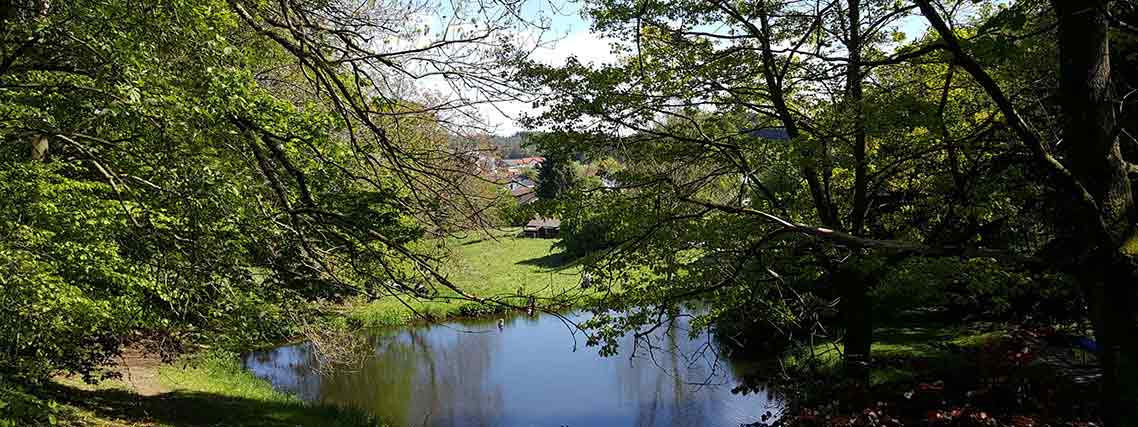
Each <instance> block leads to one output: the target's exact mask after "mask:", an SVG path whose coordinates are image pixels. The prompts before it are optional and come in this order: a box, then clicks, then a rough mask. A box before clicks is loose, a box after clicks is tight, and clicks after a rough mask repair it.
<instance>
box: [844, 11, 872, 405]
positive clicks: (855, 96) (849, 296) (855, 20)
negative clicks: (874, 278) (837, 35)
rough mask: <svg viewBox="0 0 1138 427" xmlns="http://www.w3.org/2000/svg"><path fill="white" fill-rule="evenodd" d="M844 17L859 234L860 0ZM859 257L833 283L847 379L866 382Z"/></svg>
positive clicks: (853, 219)
mask: <svg viewBox="0 0 1138 427" xmlns="http://www.w3.org/2000/svg"><path fill="white" fill-rule="evenodd" d="M846 12H847V13H846V18H847V19H848V20H849V37H848V39H847V42H846V48H847V49H848V50H849V55H850V60H849V64H848V65H847V66H846V99H845V103H846V104H847V105H848V106H849V108H850V109H852V111H853V123H852V126H853V137H854V140H853V155H854V188H853V207H852V209H851V210H850V215H849V224H850V234H853V235H854V236H856V237H862V235H863V234H864V232H865V219H866V218H865V212H866V204H867V199H868V197H867V194H866V191H868V180H867V177H866V158H865V138H866V129H865V115H864V112H863V106H862V101H863V99H862V98H863V90H862V73H861V49H862V39H861V1H860V0H849V3H848V9H847V11H846ZM860 259H861V257H859V256H858V257H853V258H852V259H851V260H850V262H848V264H849V265H848V266H846V267H843V268H840V269H839V271H838V274H839V275H841V276H842V277H840V278H838V280H837V283H836V284H837V285H838V286H841V291H840V294H841V295H842V300H841V305H840V306H839V311H840V312H841V317H842V321H843V323H844V324H845V325H844V326H845V335H844V336H843V343H842V344H843V347H844V348H845V353H843V365H844V369H845V373H846V376H847V378H848V379H850V380H853V381H855V382H856V383H858V384H862V385H868V384H869V363H870V358H871V353H870V351H871V349H872V346H873V315H872V309H871V306H872V301H871V299H870V297H869V290H870V284H869V283H867V279H868V278H867V277H866V276H865V275H863V274H859V273H858V272H857V271H856V269H857V268H858V267H859V265H858V264H860V262H859V261H860Z"/></svg>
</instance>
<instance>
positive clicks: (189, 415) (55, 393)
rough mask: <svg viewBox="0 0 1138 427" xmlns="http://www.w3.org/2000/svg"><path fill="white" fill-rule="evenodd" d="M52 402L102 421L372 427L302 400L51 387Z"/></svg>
mask: <svg viewBox="0 0 1138 427" xmlns="http://www.w3.org/2000/svg"><path fill="white" fill-rule="evenodd" d="M45 391H46V392H47V394H49V395H50V396H51V397H52V398H54V399H56V400H58V401H61V402H66V403H68V404H70V405H72V406H75V407H78V408H80V409H83V410H86V411H90V412H92V413H94V414H95V415H96V416H98V417H100V418H104V419H114V420H120V421H123V422H126V423H129V424H143V425H150V424H152V423H159V424H162V425H171V426H215V425H216V426H325V425H337V426H370V425H379V423H378V422H377V421H376V420H375V419H374V418H373V417H371V416H369V415H367V414H366V413H364V412H362V411H358V410H353V409H343V408H337V407H331V406H314V405H306V404H303V403H300V402H295V403H291V402H271V401H263V400H255V399H244V398H235V397H231V396H224V395H219V394H212V393H201V392H188V391H174V392H169V393H163V394H160V395H156V396H142V395H138V394H135V393H132V392H129V391H125V390H115V389H106V390H83V389H79V388H73V387H69V386H65V385H58V384H57V385H52V386H50V387H49V388H48V390H45Z"/></svg>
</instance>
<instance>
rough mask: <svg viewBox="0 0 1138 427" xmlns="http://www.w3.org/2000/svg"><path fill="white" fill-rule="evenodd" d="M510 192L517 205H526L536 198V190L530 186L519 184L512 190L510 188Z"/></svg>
mask: <svg viewBox="0 0 1138 427" xmlns="http://www.w3.org/2000/svg"><path fill="white" fill-rule="evenodd" d="M510 194H512V195H513V196H514V198H515V199H517V200H518V205H519V206H520V205H528V204H530V203H533V202H534V201H536V200H537V192H536V191H535V190H534V189H533V188H530V187H521V186H519V187H517V188H515V189H513V190H510Z"/></svg>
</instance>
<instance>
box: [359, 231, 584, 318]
mask: <svg viewBox="0 0 1138 427" xmlns="http://www.w3.org/2000/svg"><path fill="white" fill-rule="evenodd" d="M518 231H519V230H518V229H516V228H514V229H504V230H494V231H492V232H490V233H489V234H487V233H479V234H472V235H470V236H467V237H464V238H450V239H447V240H445V241H444V242H442V243H443V245H442V246H443V247H444V248H445V250H446V251H447V253H448V255H449V258H450V262H449V263H448V264H447V265H446V267H445V269H444V270H443V273H444V274H445V275H446V276H447V277H448V279H449V280H451V281H452V282H453V283H454V284H455V285H457V286H458V287H459V288H460V289H462V290H463V291H464V292H466V293H468V294H470V295H474V296H477V297H479V298H486V299H490V300H493V301H501V302H506V303H510V304H514V305H524V304H525V301H526V299H527V298H528V297H529V296H531V295H532V296H533V297H534V298H535V300H536V302H537V304H538V305H539V307H545V308H551V309H558V308H568V307H571V306H573V305H575V304H577V303H579V302H580V301H582V300H583V299H584V298H587V297H588V293H586V292H581V291H580V290H579V289H580V286H579V285H580V270H581V269H580V266H579V265H577V264H576V263H574V262H573V260H570V259H568V258H566V257H565V256H564V255H563V254H562V253H561V251H560V250H558V249H556V248H554V247H553V244H554V243H555V242H557V240H556V239H533V238H519V237H515V235H516V234H517V233H518ZM400 299H402V301H401V300H400ZM505 310H508V308H507V307H504V306H502V305H498V304H495V303H493V302H491V303H489V304H480V303H476V302H472V301H467V300H464V299H461V298H458V295H457V294H456V293H455V292H453V291H451V290H449V289H445V288H439V289H438V294H437V296H436V297H433V298H430V299H418V298H412V297H408V296H404V295H400V296H399V298H397V297H395V296H386V297H383V298H381V299H379V300H376V301H370V302H357V303H355V304H353V305H352V306H351V307H350V309H349V310H348V312H349V314H348V315H349V316H350V317H351V318H353V319H356V320H359V321H361V322H363V323H364V324H365V325H367V326H370V327H381V326H396V325H403V324H407V323H411V322H415V321H416V320H441V319H447V318H454V317H462V316H478V315H488V314H493V313H498V312H502V311H505Z"/></svg>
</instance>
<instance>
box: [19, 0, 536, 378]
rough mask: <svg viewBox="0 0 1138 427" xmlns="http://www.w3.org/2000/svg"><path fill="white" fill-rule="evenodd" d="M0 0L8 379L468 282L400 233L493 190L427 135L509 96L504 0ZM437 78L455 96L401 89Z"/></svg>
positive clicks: (509, 20) (274, 329) (467, 212)
mask: <svg viewBox="0 0 1138 427" xmlns="http://www.w3.org/2000/svg"><path fill="white" fill-rule="evenodd" d="M0 6H2V7H3V9H2V10H0V20H2V24H3V25H2V27H3V31H2V32H0V141H3V144H2V145H0V179H2V181H0V187H3V191H4V194H12V195H15V196H13V197H5V198H4V199H3V200H2V201H0V233H3V236H4V237H3V238H2V240H0V254H2V255H3V258H4V260H5V262H4V263H3V264H2V265H0V269H3V271H4V274H3V277H2V278H0V314H2V315H3V316H4V318H5V319H12V323H13V324H14V325H15V326H14V327H13V328H8V329H7V330H5V331H4V332H0V346H3V347H4V348H5V349H8V350H6V351H5V352H4V354H3V356H0V375H2V376H3V377H4V378H3V379H4V380H6V381H7V380H15V381H21V382H33V383H34V382H37V381H42V380H44V379H45V378H47V377H48V376H49V375H50V374H52V373H54V372H58V371H60V370H63V371H72V372H77V373H82V374H85V375H91V376H95V375H98V374H99V373H100V371H99V368H100V366H101V365H103V364H104V363H106V362H108V361H109V360H110V359H111V357H113V356H114V355H115V354H116V353H117V352H118V351H120V349H121V348H122V347H123V346H124V345H127V344H132V343H139V342H144V343H145V342H149V343H163V344H164V348H163V349H162V350H166V351H170V352H177V351H180V350H182V349H185V348H187V347H186V346H187V345H188V344H193V343H206V344H215V345H218V346H222V347H230V348H242V347H244V346H245V345H248V344H250V343H253V342H265V341H272V340H277V339H280V338H282V337H285V336H291V335H293V334H294V333H295V330H294V329H293V326H294V325H292V324H291V321H290V319H292V318H293V316H292V314H297V315H299V316H300V317H303V316H306V315H309V314H315V313H312V312H311V311H310V310H311V309H310V307H313V306H312V305H310V303H312V302H314V301H318V300H332V301H337V300H340V299H342V298H345V297H348V296H353V295H363V296H365V297H378V296H380V295H394V296H396V297H399V296H400V295H401V293H402V292H405V290H403V289H401V288H399V287H396V286H390V285H389V284H390V283H399V282H403V281H407V280H410V279H421V280H422V281H423V282H426V283H431V284H432V285H433V286H443V287H449V288H450V289H453V290H454V292H456V293H458V294H460V295H464V296H468V297H469V296H470V295H469V294H467V293H465V292H464V291H463V290H462V289H459V288H457V287H456V286H454V285H453V284H452V283H450V282H449V281H448V280H447V279H446V278H445V277H444V276H442V275H441V274H438V272H437V263H436V257H435V256H434V255H435V254H434V253H431V252H428V251H427V250H425V249H422V248H419V247H416V246H415V245H412V244H411V243H412V242H414V241H416V240H419V239H421V238H422V237H423V236H425V235H426V233H428V232H431V233H436V234H445V233H448V232H451V231H453V230H454V229H455V228H458V227H469V226H471V224H475V225H477V224H478V223H479V222H478V221H479V219H480V218H478V216H479V215H480V214H479V213H480V212H482V211H484V210H486V209H487V207H488V206H489V204H490V203H489V201H488V200H486V199H484V198H481V196H480V194H481V193H476V192H474V191H473V190H472V188H473V187H474V186H473V185H472V179H475V178H476V177H472V176H471V171H470V170H468V169H465V168H460V167H458V166H460V165H462V164H463V159H462V158H461V156H460V155H459V154H458V153H455V152H454V151H452V150H449V148H448V146H447V144H446V141H447V140H448V138H447V135H446V133H447V131H448V128H453V127H456V126H458V125H462V126H463V127H474V128H477V127H478V124H477V123H473V122H471V121H469V120H466V119H464V117H468V114H467V113H468V108H469V107H470V106H471V104H472V103H476V102H491V101H493V100H495V99H500V98H502V97H507V98H509V99H518V94H517V93H516V91H515V90H514V88H513V87H512V86H511V84H510V83H509V80H508V78H507V75H506V74H505V73H503V72H502V70H503V63H504V62H503V61H505V60H507V59H511V58H516V57H518V56H520V55H523V54H522V53H519V52H520V51H517V50H514V49H513V46H514V45H515V43H513V42H514V40H511V39H509V37H508V36H506V35H505V34H504V31H503V30H505V29H507V28H516V27H517V26H521V25H526V24H525V23H522V22H520V21H519V20H518V19H516V17H517V14H516V13H514V11H513V10H512V9H510V8H511V6H510V5H498V6H494V5H490V4H486V5H483V6H485V7H483V8H475V9H474V10H469V9H468V8H457V7H456V8H455V9H453V10H452V11H453V12H454V14H453V15H454V16H453V18H454V19H453V20H450V24H448V26H447V27H446V28H436V29H435V30H436V31H435V32H434V33H429V34H424V32H423V28H422V27H420V26H419V25H417V24H418V23H416V22H412V21H410V20H407V19H406V17H407V16H419V15H418V12H419V11H421V10H425V9H424V8H428V7H429V6H430V5H428V4H423V3H420V2H388V3H384V4H383V5H375V4H367V5H362V6H361V5H351V4H346V3H342V2H323V1H305V0H290V1H281V2H271V3H265V2H246V1H241V0H233V1H222V0H216V1H195V2H172V3H170V2H163V3H154V4H145V5H142V6H143V7H141V8H140V7H139V4H138V3H137V2H130V1H120V0H94V1H51V2H48V1H7V2H3V3H0ZM48 6H50V7H48ZM499 6H500V7H499ZM394 17H398V22H401V23H404V24H406V25H391V22H396V21H395V20H394V19H396V18H394ZM459 27H461V28H459ZM412 39H413V40H415V43H418V42H424V43H425V44H422V45H419V44H416V45H415V46H414V47H410V48H409V47H408V46H409V44H407V43H404V42H406V41H408V40H412ZM374 40H384V41H385V42H384V43H373V42H372V41H374ZM491 40H492V41H491ZM436 73H438V74H436ZM440 74H445V75H447V76H448V77H449V80H448V81H449V82H451V83H453V84H454V85H455V90H456V91H457V92H459V93H461V94H462V96H461V97H459V99H455V98H454V97H444V96H441V95H437V94H425V95H424V94H422V93H417V92H416V91H414V90H408V88H413V87H414V82H415V81H416V80H419V79H424V78H430V77H431V76H436V75H440ZM474 98H477V100H478V101H473V100H472V99H474ZM29 141H31V144H30V145H31V146H32V149H31V150H29ZM491 198H492V197H491ZM471 298H473V297H471Z"/></svg>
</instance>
